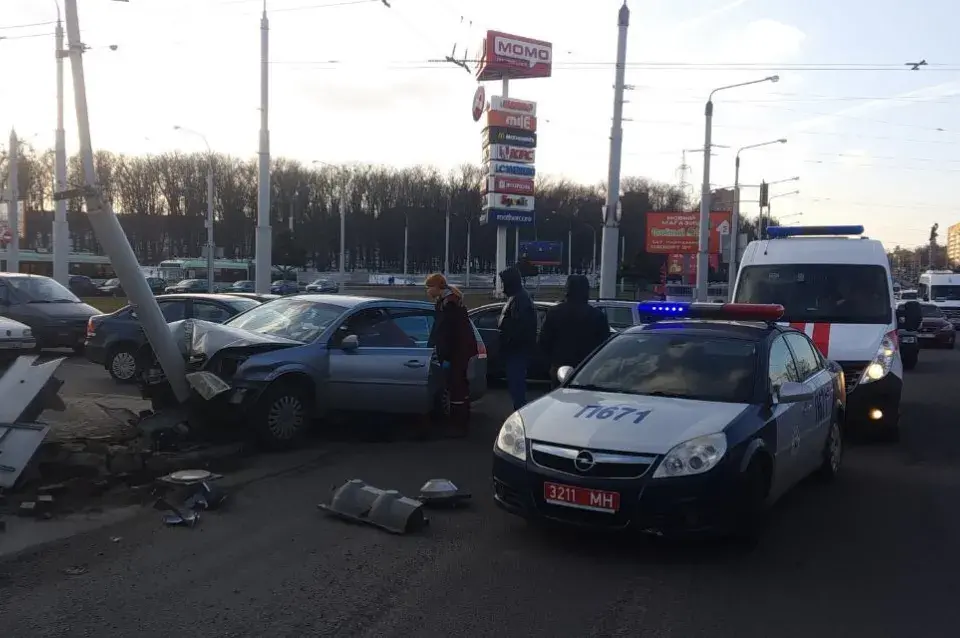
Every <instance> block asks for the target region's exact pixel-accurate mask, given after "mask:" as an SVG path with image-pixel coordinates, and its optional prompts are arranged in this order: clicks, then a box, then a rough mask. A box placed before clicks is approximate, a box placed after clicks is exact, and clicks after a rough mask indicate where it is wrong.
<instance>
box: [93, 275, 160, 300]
mask: <svg viewBox="0 0 960 638" xmlns="http://www.w3.org/2000/svg"><path fill="white" fill-rule="evenodd" d="M147 285H148V286H150V292H152V293H153V294H155V295H162V294H163V293H164V292H165V291H166V289H167V282H166V280H165V279H160V278H159V277H147ZM99 290H100V294H101V295H103V296H105V297H126V296H127V294H126V293H125V292H124V291H123V286H121V285H120V280H119V279H108V280H106V281H105V282H103V285H102V286H100V289H99Z"/></svg>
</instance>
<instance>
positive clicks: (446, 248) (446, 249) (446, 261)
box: [403, 193, 453, 277]
mask: <svg viewBox="0 0 960 638" xmlns="http://www.w3.org/2000/svg"><path fill="white" fill-rule="evenodd" d="M452 205H453V193H450V195H449V196H448V197H447V214H446V217H445V218H444V229H443V236H444V240H443V274H444V275H446V276H447V277H449V276H450V207H451V206H452ZM403 274H407V273H406V271H404V273H403Z"/></svg>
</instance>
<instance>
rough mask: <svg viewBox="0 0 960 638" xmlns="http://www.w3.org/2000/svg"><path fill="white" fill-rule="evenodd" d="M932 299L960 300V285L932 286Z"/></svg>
mask: <svg viewBox="0 0 960 638" xmlns="http://www.w3.org/2000/svg"><path fill="white" fill-rule="evenodd" d="M930 301H960V286H931V287H930Z"/></svg>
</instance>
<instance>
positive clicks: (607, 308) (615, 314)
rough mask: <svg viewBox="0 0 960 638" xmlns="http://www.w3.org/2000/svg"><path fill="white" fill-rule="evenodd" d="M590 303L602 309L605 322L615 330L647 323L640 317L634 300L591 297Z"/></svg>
mask: <svg viewBox="0 0 960 638" xmlns="http://www.w3.org/2000/svg"><path fill="white" fill-rule="evenodd" d="M590 303H591V305H594V306H596V307H597V308H600V309H601V310H603V312H604V313H605V314H606V315H607V323H609V324H610V327H611V328H613V329H614V330H616V331H618V332H619V331H620V330H626V329H627V328H630V327H631V326H639V325H640V324H643V323H647V322H646V318H645V317H641V316H640V313H639V311H638V310H637V308H638V307H639V306H638V304H637V302H636V301H626V300H624V299H591V300H590Z"/></svg>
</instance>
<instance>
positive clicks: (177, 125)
mask: <svg viewBox="0 0 960 638" xmlns="http://www.w3.org/2000/svg"><path fill="white" fill-rule="evenodd" d="M181 128H182V127H181V126H180V125H179V124H174V125H173V130H174V131H179V130H180V129H181Z"/></svg>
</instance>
